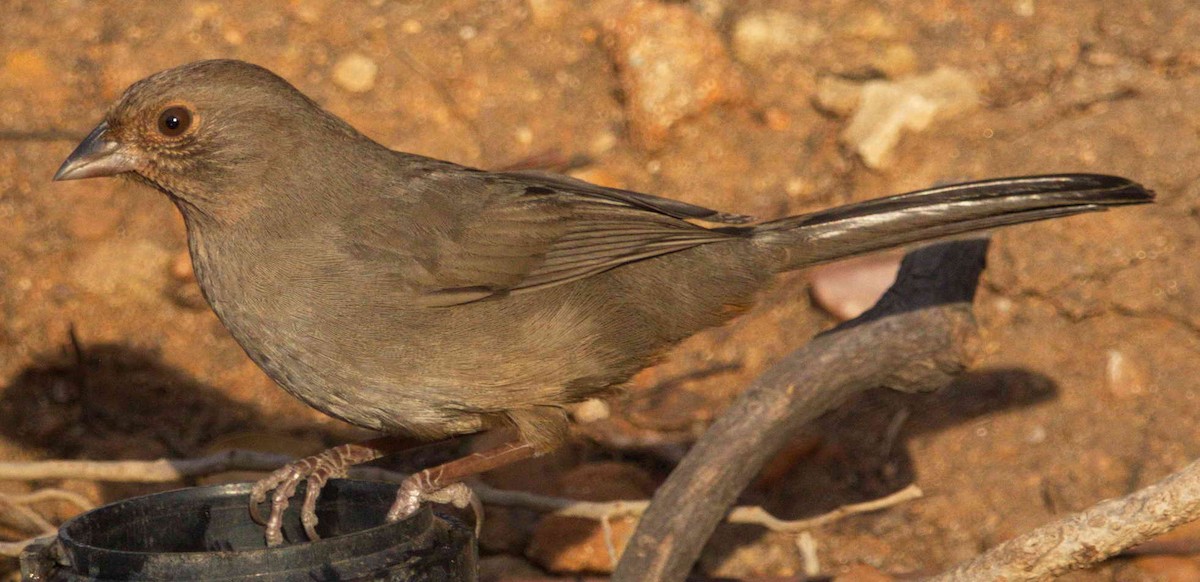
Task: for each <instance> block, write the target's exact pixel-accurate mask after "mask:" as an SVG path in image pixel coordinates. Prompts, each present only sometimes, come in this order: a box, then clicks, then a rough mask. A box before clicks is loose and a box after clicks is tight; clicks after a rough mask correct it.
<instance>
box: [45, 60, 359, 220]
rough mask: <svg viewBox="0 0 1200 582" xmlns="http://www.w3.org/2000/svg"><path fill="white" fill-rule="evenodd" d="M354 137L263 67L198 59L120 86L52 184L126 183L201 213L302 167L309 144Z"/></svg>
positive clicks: (350, 131)
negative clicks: (118, 179) (108, 179)
mask: <svg viewBox="0 0 1200 582" xmlns="http://www.w3.org/2000/svg"><path fill="white" fill-rule="evenodd" d="M360 137H361V136H359V134H358V133H357V132H355V131H354V129H353V128H351V127H350V126H349V125H347V124H345V123H344V122H342V121H341V120H339V119H337V118H336V117H334V116H333V115H330V114H328V113H326V112H325V111H323V110H322V109H321V108H320V107H319V106H318V105H317V104H316V103H314V102H313V101H312V100H311V99H309V98H308V97H306V96H305V95H304V94H302V93H301V92H300V91H298V90H296V88H295V87H293V86H292V85H290V84H289V83H288V82H287V81H285V80H283V79H282V78H280V77H279V76H277V75H275V74H274V73H272V72H270V71H268V70H267V69H264V68H262V67H259V66H257V65H253V64H250V63H246V62H242V61H235V60H212V61H199V62H195V63H189V64H186V65H182V66H179V67H176V68H173V69H169V70H166V71H163V72H160V73H157V74H154V75H152V76H150V77H147V78H145V79H143V80H141V81H138V82H137V83H134V84H133V85H132V86H130V87H129V88H128V89H126V91H125V93H124V95H122V96H121V99H120V100H119V101H117V103H116V104H114V105H113V106H112V108H110V109H109V111H108V113H107V114H106V115H105V116H104V120H103V121H101V122H100V124H99V125H98V126H96V128H95V129H94V130H92V132H91V134H89V135H88V136H87V138H86V139H84V140H83V142H82V143H80V144H79V146H78V147H76V148H75V151H74V152H72V153H71V155H70V156H69V157H67V159H66V161H65V162H63V164H62V167H60V168H59V169H58V172H57V173H56V174H55V175H54V179H55V180H77V179H81V178H94V177H99V176H118V175H120V176H126V177H131V178H134V179H136V180H138V181H141V182H145V183H148V184H150V185H152V186H154V187H156V188H158V189H159V190H161V191H163V192H165V193H167V194H168V195H170V196H171V197H172V198H174V199H176V200H177V201H180V202H183V203H184V205H185V206H190V207H195V208H199V209H200V210H201V211H204V212H209V211H212V210H217V209H219V208H220V207H221V206H223V205H228V204H237V203H240V202H243V201H242V200H238V199H237V197H238V196H239V195H242V196H244V194H243V193H242V192H241V191H242V190H245V189H246V188H245V186H246V185H252V184H259V183H264V182H265V181H266V179H267V178H269V177H270V176H268V174H286V173H287V172H289V170H290V169H291V168H290V167H291V166H293V165H299V164H304V163H306V162H311V160H306V159H304V158H305V154H304V152H306V151H311V150H312V149H313V147H314V144H315V147H317V148H320V147H322V144H324V145H334V144H328V143H325V142H329V141H340V140H342V139H352V140H353V139H359V138H360ZM308 157H314V156H308ZM239 185H241V186H242V187H241V188H239V187H238V186H239Z"/></svg>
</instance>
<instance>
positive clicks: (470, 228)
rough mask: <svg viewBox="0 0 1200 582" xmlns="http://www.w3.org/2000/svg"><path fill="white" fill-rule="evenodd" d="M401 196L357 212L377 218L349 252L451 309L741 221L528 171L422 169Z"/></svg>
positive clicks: (723, 235)
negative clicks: (373, 227) (711, 225)
mask: <svg viewBox="0 0 1200 582" xmlns="http://www.w3.org/2000/svg"><path fill="white" fill-rule="evenodd" d="M415 184H416V185H415V186H414V183H413V182H409V183H407V184H406V185H405V194H404V196H397V197H395V198H383V199H377V200H376V203H377V204H378V205H377V206H375V207H373V208H368V209H362V210H361V211H363V212H373V213H375V214H377V215H380V216H379V218H380V219H381V220H379V221H373V222H374V223H375V224H382V225H383V226H382V227H380V228H378V229H376V230H375V231H373V232H358V233H355V236H354V237H348V238H351V239H352V240H355V241H356V242H355V245H356V248H355V252H356V254H358V255H359V256H360V257H363V258H367V259H368V260H372V259H374V260H372V262H375V263H377V264H380V265H382V266H383V267H384V268H385V269H393V270H396V271H397V274H398V275H400V277H401V278H402V280H404V281H405V282H406V283H408V284H409V285H413V284H415V289H414V291H416V294H417V296H418V298H417V302H418V303H419V304H421V305H426V306H443V307H444V306H450V305H458V304H462V303H470V302H473V301H479V300H482V299H487V298H490V297H495V296H498V295H505V294H511V293H524V292H529V291H534V290H538V289H544V288H546V287H552V286H555V285H561V284H564V283H569V282H571V281H576V280H579V279H582V278H585V277H589V276H592V275H595V274H598V273H601V272H604V271H607V270H609V269H612V268H614V267H618V266H621V265H624V264H627V263H630V262H634V261H639V260H642V259H647V258H650V257H655V256H659V255H664V254H667V253H672V252H676V251H680V250H684V249H688V248H691V247H694V246H698V245H702V244H708V243H714V242H720V241H728V240H731V239H733V238H737V237H738V236H739V234H738V232H739V231H740V230H741V229H721V230H709V229H707V228H704V227H702V226H698V225H695V224H692V223H691V222H688V219H699V220H708V221H714V222H726V223H730V222H742V221H744V220H747V219H746V218H745V217H740V216H737V215H727V214H721V213H719V212H717V211H714V210H710V209H707V208H702V207H699V206H694V205H691V204H686V203H683V202H677V201H674V200H670V199H666V198H659V197H657V196H649V195H645V194H640V193H636V192H630V191H626V190H612V189H607V188H603V187H600V186H595V185H593V184H588V183H586V182H581V181H577V180H573V179H571V178H566V177H560V176H550V175H542V174H534V173H519V174H518V173H509V174H492V173H484V172H473V173H467V172H462V171H458V172H442V173H427V174H425V175H424V176H422V178H421V179H419V180H418V181H417V182H416V183H415Z"/></svg>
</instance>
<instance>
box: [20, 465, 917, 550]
mask: <svg viewBox="0 0 1200 582" xmlns="http://www.w3.org/2000/svg"><path fill="white" fill-rule="evenodd" d="M290 460H291V458H290V457H287V456H284V455H274V454H270V453H256V452H254V451H243V450H230V451H225V452H221V453H217V454H215V455H210V456H208V457H201V458H198V459H159V460H156V461H33V462H20V463H0V479H4V480H9V479H13V480H15V479H23V480H40V479H55V478H62V477H63V476H64V475H71V476H73V478H76V479H91V480H97V481H105V480H107V481H124V482H140V483H161V482H167V481H174V480H178V479H182V478H184V477H203V476H207V475H212V474H214V473H220V472H224V471H270V470H274V469H276V468H278V467H280V466H282V465H284V464H286V463H287V462H289V461H290ZM170 476H174V477H175V478H174V479H168V478H167V477H170ZM350 476H351V477H355V478H358V479H370V480H375V481H388V482H392V483H399V482H401V481H403V480H404V478H405V477H407V475H404V474H402V473H396V472H394V471H386V470H383V469H379V468H376V467H354V468H352V469H351V470H350ZM471 488H472V489H474V491H475V494H476V495H478V496H479V499H480V500H482V501H483V502H484V503H486V504H488V505H500V506H506V507H520V508H523V509H530V510H533V511H539V512H543V513H553V514H555V515H561V516H563V517H579V518H584V519H594V520H606V519H607V520H612V519H617V518H621V517H640V516H641V515H642V513H644V512H645V511H646V508H647V507H648V506H649V505H650V502H649V501H648V500H632V501H607V502H593V501H576V500H573V499H566V498H562V497H551V496H548V495H538V494H535V493H526V492H524V491H507V490H503V489H496V488H494V487H490V486H488V485H486V484H483V483H476V484H474V485H472V486H471ZM920 496H921V490H920V489H919V488H917V487H916V486H915V485H910V486H908V487H907V488H905V489H902V490H900V491H897V492H896V493H893V494H891V495H888V496H887V497H883V498H880V499H875V500H872V501H867V502H865V503H856V504H852V505H845V506H842V507H839V508H837V509H834V510H833V511H830V512H829V513H826V514H824V515H819V516H817V517H811V518H807V519H798V520H783V519H779V518H778V517H775V516H774V515H771V514H770V513H769V512H767V511H766V510H765V509H763V508H762V507H759V506H742V507H735V508H733V510H731V511H730V512H729V515H728V516H726V521H728V522H729V523H741V524H749V525H759V526H762V527H765V528H767V529H770V530H772V531H779V532H799V531H803V530H807V529H812V528H814V527H818V526H820V525H824V524H826V523H829V522H831V521H836V520H838V519H842V518H844V517H846V516H849V515H855V514H859V513H865V512H868V511H878V510H880V509H883V508H886V507H891V506H893V505H898V504H900V503H904V502H907V501H910V500H913V499H916V498H918V497H920ZM48 500H59V501H67V502H69V503H73V504H75V505H77V506H79V507H80V508H81V509H85V510H86V509H91V507H92V505H91V503H90V502H89V501H87V500H86V499H84V498H83V497H82V496H79V495H77V494H74V493H70V492H68V491H61V490H58V489H43V490H41V491H36V492H34V493H30V494H27V495H19V496H3V495H0V501H8V502H9V503H12V504H14V505H22V506H23V505H26V504H29V503H34V502H37V501H48ZM0 553H2V552H0Z"/></svg>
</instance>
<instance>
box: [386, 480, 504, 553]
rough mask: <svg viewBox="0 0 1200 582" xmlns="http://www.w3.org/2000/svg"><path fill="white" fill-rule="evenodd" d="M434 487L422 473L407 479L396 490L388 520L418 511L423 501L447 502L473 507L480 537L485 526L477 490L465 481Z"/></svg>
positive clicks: (402, 517) (476, 530) (481, 503)
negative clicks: (472, 488)
mask: <svg viewBox="0 0 1200 582" xmlns="http://www.w3.org/2000/svg"><path fill="white" fill-rule="evenodd" d="M434 487H435V486H434V485H433V484H432V483H429V482H428V479H423V478H422V473H417V474H416V475H412V476H410V477H409V478H407V479H405V480H404V482H402V483H401V484H400V489H399V490H397V491H396V501H395V503H393V504H392V507H391V509H389V510H388V514H387V522H388V523H393V522H396V521H399V520H401V519H404V518H406V517H408V516H410V515H412V514H413V513H416V511H417V509H418V508H420V507H421V502H423V501H431V502H433V503H445V504H448V505H453V506H455V507H457V508H459V509H466V508H468V507H469V508H471V512H472V513H473V514H474V515H475V535H476V537H478V536H479V532H480V530H481V529H482V528H483V502H481V501H480V500H479V496H478V495H475V492H474V491H472V490H471V488H470V487H467V486H466V484H464V483H452V484H450V485H447V486H445V487H440V488H434Z"/></svg>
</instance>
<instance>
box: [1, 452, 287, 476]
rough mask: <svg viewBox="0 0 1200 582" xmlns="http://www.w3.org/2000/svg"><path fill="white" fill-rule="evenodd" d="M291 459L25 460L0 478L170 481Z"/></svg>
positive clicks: (244, 455) (232, 455) (4, 466)
mask: <svg viewBox="0 0 1200 582" xmlns="http://www.w3.org/2000/svg"><path fill="white" fill-rule="evenodd" d="M291 460H292V458H291V457H288V456H286V455H276V454H272V453H260V452H256V451H245V450H236V449H235V450H228V451H222V452H220V453H216V454H213V455H209V456H207V457H199V458H196V459H159V460H157V461H27V462H11V463H0V479H12V480H19V481H34V480H38V479H86V480H89V481H112V482H123V483H170V482H172V481H179V480H181V479H185V478H188V477H203V476H206V475H213V474H216V473H222V472H225V471H234V470H240V471H274V470H275V469H278V468H279V467H282V466H283V465H285V464H287V463H288V462H289V461H291Z"/></svg>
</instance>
